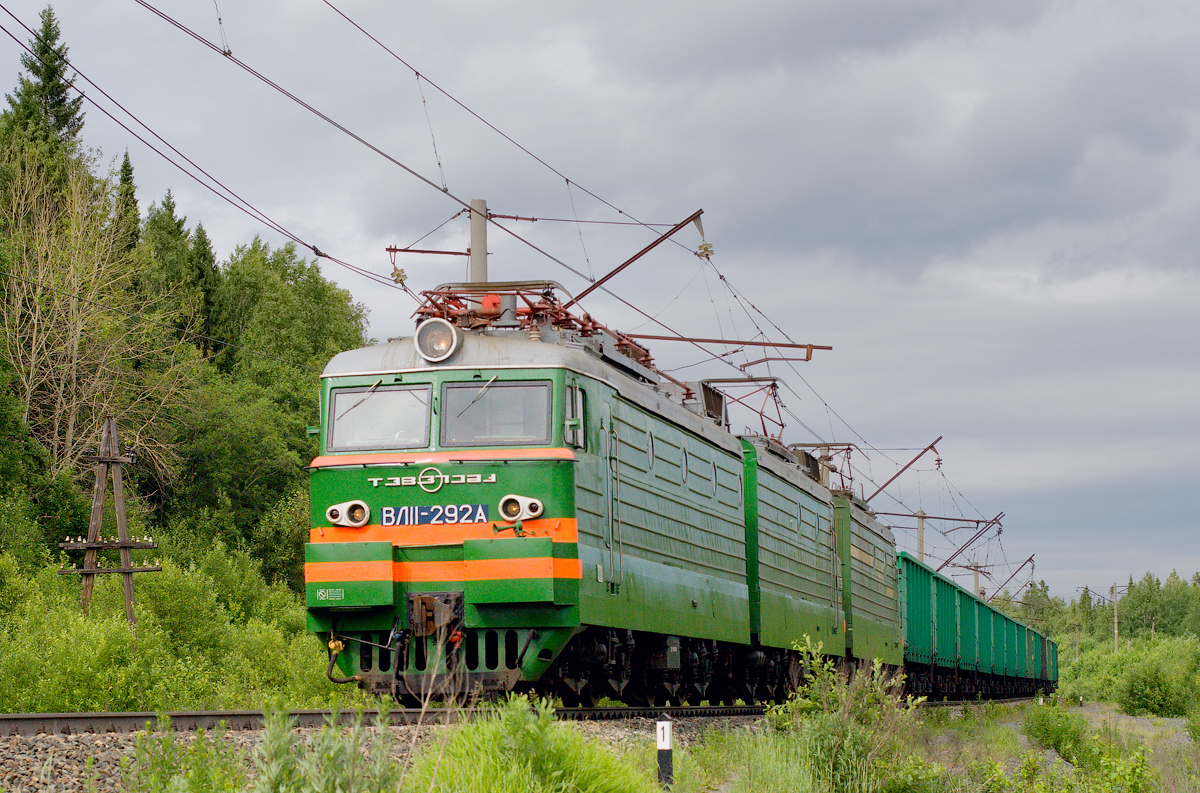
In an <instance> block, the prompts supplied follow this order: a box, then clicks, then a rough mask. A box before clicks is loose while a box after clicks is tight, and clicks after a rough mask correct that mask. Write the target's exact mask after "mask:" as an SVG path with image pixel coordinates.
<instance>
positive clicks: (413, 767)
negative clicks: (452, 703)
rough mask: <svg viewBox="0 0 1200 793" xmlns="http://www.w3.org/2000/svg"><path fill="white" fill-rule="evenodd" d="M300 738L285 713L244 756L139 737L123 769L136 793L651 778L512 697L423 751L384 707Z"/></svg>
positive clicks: (476, 786)
mask: <svg viewBox="0 0 1200 793" xmlns="http://www.w3.org/2000/svg"><path fill="white" fill-rule="evenodd" d="M335 719H336V715H335V716H334V718H333V719H331V721H330V723H328V724H326V725H325V726H324V727H322V728H321V729H320V730H318V731H317V732H316V733H314V734H312V735H310V736H308V737H307V738H301V736H300V735H299V734H298V733H296V732H295V730H294V727H295V725H294V723H293V721H292V719H290V718H289V717H288V716H287V714H286V712H285V711H282V710H280V709H271V710H269V711H268V712H267V718H266V724H265V728H264V730H263V733H262V739H261V741H260V743H259V745H258V747H257V748H256V749H255V751H254V752H253V753H252V755H251V756H250V757H249V758H247V757H245V756H244V755H242V754H241V753H239V752H237V751H236V750H234V749H232V748H231V747H230V746H229V745H228V744H227V743H226V742H224V741H223V740H222V738H221V735H220V733H218V734H217V735H215V736H210V735H205V734H204V733H203V732H200V733H198V734H197V735H196V737H195V738H194V739H193V740H192V741H191V742H190V743H187V744H186V745H185V743H184V742H181V741H180V740H179V739H178V738H176V737H175V735H174V734H173V733H171V732H170V731H167V732H165V733H162V734H161V735H156V736H153V737H141V738H139V740H138V744H137V750H136V753H135V758H134V762H132V763H130V764H128V765H127V766H126V768H125V780H126V787H127V788H128V789H129V790H132V791H137V793H184V792H185V791H186V792H187V793H191V792H192V791H195V792H196V793H200V791H205V793H208V792H209V791H211V792H212V793H235V792H240V791H248V792H250V793H310V792H311V793H376V792H377V791H413V792H414V793H415V792H416V791H421V792H422V793H427V792H430V791H440V793H459V792H460V791H461V793H468V792H469V793H475V791H489V793H490V792H491V791H497V793H505V792H506V791H511V792H512V793H518V792H519V793H526V792H527V791H528V792H529V793H566V792H567V791H572V792H577V793H649V791H653V790H656V789H657V788H656V787H655V786H654V784H653V783H652V782H651V780H650V778H649V777H648V776H647V775H646V774H644V773H642V772H640V771H639V770H638V769H637V768H636V767H635V766H633V765H632V764H630V763H627V762H623V761H622V760H621V759H619V758H618V757H616V756H615V755H614V754H613V753H612V752H611V751H609V750H608V749H607V748H606V747H604V746H603V745H601V744H599V743H597V742H595V741H589V740H587V739H585V738H583V737H582V736H581V735H580V734H579V732H578V731H577V730H575V729H574V728H573V727H571V726H569V725H566V724H563V723H561V722H558V721H556V720H555V718H554V713H553V709H552V708H551V706H550V705H549V703H546V702H540V703H535V704H534V705H533V707H532V708H531V707H530V703H529V700H526V699H522V698H519V697H513V698H512V699H510V700H508V701H507V702H506V703H504V704H502V705H499V706H495V707H491V708H485V709H484V710H483V712H482V714H481V715H479V716H478V717H477V718H475V719H473V720H470V721H466V720H464V721H463V722H462V723H460V724H458V725H455V726H453V727H439V728H437V729H438V730H441V731H442V732H441V734H440V735H433V736H431V737H433V738H434V740H429V741H426V742H425V743H424V745H423V746H422V747H421V748H419V749H418V750H416V751H415V752H414V751H413V744H408V745H399V746H398V745H396V744H395V743H394V741H393V735H392V730H391V729H390V726H389V722H388V716H387V713H386V709H385V710H384V711H383V712H382V713H381V715H380V717H379V719H378V720H377V721H376V722H375V723H373V724H368V723H367V722H366V721H365V720H364V718H363V713H362V710H361V709H360V710H359V711H357V713H356V716H355V718H354V719H353V721H352V723H351V724H350V726H348V727H341V726H337V725H336V723H335V722H334V720H335Z"/></svg>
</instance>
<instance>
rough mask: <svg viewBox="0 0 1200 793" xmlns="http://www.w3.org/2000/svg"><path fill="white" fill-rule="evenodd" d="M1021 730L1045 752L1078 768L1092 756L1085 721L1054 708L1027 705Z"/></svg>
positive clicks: (1077, 715) (1076, 715)
mask: <svg viewBox="0 0 1200 793" xmlns="http://www.w3.org/2000/svg"><path fill="white" fill-rule="evenodd" d="M1021 730H1022V732H1024V733H1025V734H1026V735H1027V736H1029V738H1030V739H1032V740H1034V741H1036V742H1037V743H1038V744H1040V745H1041V746H1042V748H1044V749H1053V750H1054V751H1056V752H1058V754H1059V756H1061V757H1062V758H1063V759H1064V760H1066V761H1067V762H1069V763H1071V764H1073V765H1080V764H1081V761H1082V762H1086V761H1087V760H1089V759H1090V757H1091V754H1092V752H1091V745H1089V743H1088V741H1087V736H1088V725H1087V719H1085V718H1084V717H1083V716H1081V715H1079V714H1078V713H1072V712H1070V711H1066V710H1062V709H1061V708H1058V707H1056V706H1054V705H1030V706H1029V708H1028V709H1027V710H1026V711H1025V719H1024V722H1023V723H1022V725H1021Z"/></svg>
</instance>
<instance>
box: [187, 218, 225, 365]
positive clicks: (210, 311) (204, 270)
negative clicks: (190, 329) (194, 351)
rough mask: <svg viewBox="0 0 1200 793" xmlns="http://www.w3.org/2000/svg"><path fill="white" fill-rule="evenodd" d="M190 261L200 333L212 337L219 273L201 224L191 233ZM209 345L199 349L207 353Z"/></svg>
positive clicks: (210, 244)
mask: <svg viewBox="0 0 1200 793" xmlns="http://www.w3.org/2000/svg"><path fill="white" fill-rule="evenodd" d="M191 259H192V267H193V269H194V271H195V273H196V277H197V282H198V283H199V286H200V292H201V295H202V303H201V306H200V316H201V327H200V332H201V333H203V334H204V335H205V336H212V335H213V330H214V329H215V327H216V300H217V289H218V286H219V284H220V279H221V271H220V270H219V269H218V268H217V257H216V255H215V254H214V253H213V249H212V242H211V241H210V240H209V238H208V232H206V231H205V230H204V224H203V223H196V230H195V231H194V232H192V249H191ZM209 344H210V342H207V341H206V342H203V343H202V344H201V349H202V350H204V351H205V352H208V351H209Z"/></svg>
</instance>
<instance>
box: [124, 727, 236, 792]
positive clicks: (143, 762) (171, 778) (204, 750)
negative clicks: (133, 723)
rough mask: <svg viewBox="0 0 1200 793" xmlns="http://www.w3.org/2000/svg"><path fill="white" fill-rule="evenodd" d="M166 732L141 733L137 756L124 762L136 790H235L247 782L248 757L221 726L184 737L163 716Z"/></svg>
mask: <svg viewBox="0 0 1200 793" xmlns="http://www.w3.org/2000/svg"><path fill="white" fill-rule="evenodd" d="M159 726H160V727H161V728H162V732H160V733H158V734H157V735H147V734H145V733H142V734H139V735H138V737H137V743H136V744H135V746H134V751H133V757H132V758H126V759H125V760H124V761H123V762H122V764H121V767H122V776H123V777H124V779H125V787H126V789H127V790H130V791H132V793H234V792H235V791H240V790H242V789H243V786H244V785H245V782H246V767H245V758H244V757H243V755H242V753H241V752H240V751H238V750H237V749H236V748H235V747H234V746H232V745H230V744H229V743H227V742H226V741H225V740H224V733H225V731H224V729H223V728H222V727H218V728H217V729H216V731H215V732H214V733H213V734H212V735H211V736H210V735H208V734H207V733H205V731H204V730H203V729H198V730H196V734H195V737H193V738H192V739H191V740H189V741H180V740H179V739H178V738H177V737H176V735H175V733H174V732H173V731H172V730H171V720H170V719H168V718H166V717H165V716H163V717H160V719H159Z"/></svg>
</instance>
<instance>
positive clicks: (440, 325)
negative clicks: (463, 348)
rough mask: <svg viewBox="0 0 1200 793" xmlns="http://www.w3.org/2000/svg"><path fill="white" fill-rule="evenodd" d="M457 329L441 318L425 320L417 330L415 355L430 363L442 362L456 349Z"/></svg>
mask: <svg viewBox="0 0 1200 793" xmlns="http://www.w3.org/2000/svg"><path fill="white" fill-rule="evenodd" d="M458 338H459V337H458V328H456V327H454V325H452V324H451V323H449V322H447V321H446V320H444V319H442V318H441V317H434V318H433V319H427V320H425V321H424V322H422V323H421V325H420V326H419V327H418V328H417V334H416V344H417V353H418V354H420V356H421V357H422V358H424V359H425V360H427V361H429V362H430V363H437V362H438V361H444V360H446V359H447V358H449V357H450V356H451V355H453V354H454V351H455V350H457V349H458Z"/></svg>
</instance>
